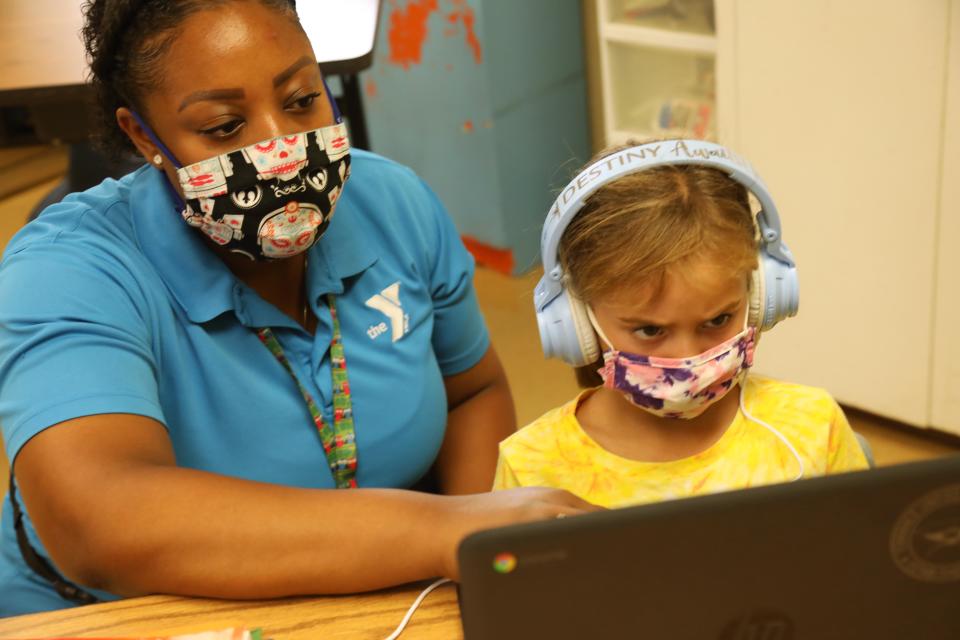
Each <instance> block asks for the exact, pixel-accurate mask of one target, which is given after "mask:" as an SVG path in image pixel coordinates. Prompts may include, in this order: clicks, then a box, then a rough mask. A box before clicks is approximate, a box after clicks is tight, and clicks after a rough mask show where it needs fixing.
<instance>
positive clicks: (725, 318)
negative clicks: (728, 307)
mask: <svg viewBox="0 0 960 640" xmlns="http://www.w3.org/2000/svg"><path fill="white" fill-rule="evenodd" d="M728 322H730V314H729V313H721V314H720V315H718V316H717V317H716V318H711V319H710V320H707V322H706V326H707V327H709V328H711V329H719V328H720V327H723V326H726V324H727V323H728Z"/></svg>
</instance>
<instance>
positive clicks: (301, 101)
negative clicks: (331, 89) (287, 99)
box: [287, 93, 320, 110]
mask: <svg viewBox="0 0 960 640" xmlns="http://www.w3.org/2000/svg"><path fill="white" fill-rule="evenodd" d="M319 97H320V94H319V93H311V94H308V95H305V96H302V97H300V98H297V99H296V100H294V101H292V102H291V103H289V104H288V105H287V108H288V109H290V108H296V109H300V110H304V109H309V108H310V107H311V106H313V103H314V101H315V100H316V99H317V98H319Z"/></svg>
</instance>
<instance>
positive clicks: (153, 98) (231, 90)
mask: <svg viewBox="0 0 960 640" xmlns="http://www.w3.org/2000/svg"><path fill="white" fill-rule="evenodd" d="M161 64H162V72H163V73H162V81H161V83H160V85H159V86H158V87H156V89H155V90H154V91H152V92H151V93H150V94H149V95H147V96H145V97H144V102H145V105H144V106H145V110H146V114H142V115H145V117H146V118H147V121H148V122H149V123H150V125H151V126H152V127H153V129H154V132H155V133H156V134H157V136H158V137H159V138H160V140H161V141H163V143H164V144H166V145H167V147H169V148H170V150H171V152H172V153H173V154H174V155H175V156H176V157H177V160H179V161H180V162H181V163H182V164H183V165H189V164H191V163H194V162H198V161H200V160H205V159H207V158H210V157H212V156H215V155H218V154H221V153H225V152H228V151H233V150H235V149H237V148H240V147H244V146H247V145H250V144H254V143H257V142H260V141H262V140H266V139H269V138H275V137H279V136H282V135H288V134H292V133H298V132H301V131H307V130H311V129H317V128H319V127H323V126H326V125H330V124H333V122H334V116H333V112H332V109H331V107H330V104H329V99H328V96H327V95H326V92H325V91H324V88H323V82H322V79H321V75H320V70H319V68H318V66H317V61H316V58H315V57H314V54H313V49H312V47H311V46H310V42H309V41H308V40H307V38H306V36H305V35H304V33H303V31H302V30H301V29H300V28H299V27H298V26H297V25H296V24H295V23H294V22H292V21H291V19H290V18H289V17H288V16H285V15H283V14H281V13H279V12H277V11H276V10H274V9H271V8H269V7H266V6H263V5H262V4H260V3H258V2H233V3H228V4H225V5H221V6H218V7H217V8H216V9H215V10H209V11H200V12H197V13H194V14H192V15H190V16H189V17H188V18H187V19H186V20H185V21H184V22H183V24H182V25H181V26H180V28H179V30H178V35H177V36H176V38H175V39H174V40H173V43H172V45H171V46H170V48H169V49H168V50H167V52H166V53H165V54H164V58H163V61H162V63H161ZM125 111H126V110H125V109H120V110H119V112H118V119H119V120H120V124H121V126H122V127H123V128H124V130H126V131H127V133H128V134H129V135H131V138H132V139H133V140H134V143H135V144H137V146H138V148H140V150H141V153H143V154H144V155H145V157H146V158H147V160H148V161H151V160H152V158H153V154H154V153H156V149H155V147H153V145H152V143H151V142H150V141H149V139H148V138H147V137H146V136H145V135H144V134H143V132H142V130H141V129H140V128H139V127H138V126H137V125H136V123H135V122H134V121H133V120H132V118H130V116H129V113H128V112H127V113H125ZM171 164H172V163H171V162H170V159H169V158H164V170H165V171H166V172H167V175H168V176H169V177H170V182H171V183H172V184H174V185H176V184H178V182H177V179H176V176H175V170H174V168H173V167H171V166H170V165H171Z"/></svg>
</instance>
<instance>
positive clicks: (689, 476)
mask: <svg viewBox="0 0 960 640" xmlns="http://www.w3.org/2000/svg"><path fill="white" fill-rule="evenodd" d="M736 392H737V391H736V390H734V391H733V393H736ZM590 393H592V390H587V391H584V392H583V393H581V394H580V395H579V396H578V397H577V398H575V399H574V400H572V401H570V402H568V403H567V404H565V405H563V406H561V407H558V408H556V409H554V410H552V411H549V412H548V413H546V414H544V415H543V416H541V417H540V418H538V419H537V420H536V421H534V422H533V423H531V424H529V425H527V426H526V427H524V428H523V429H521V430H519V431H518V432H516V433H515V434H513V435H512V436H510V437H509V438H507V439H506V440H504V441H503V442H502V443H500V460H499V462H498V464H497V475H496V479H495V480H494V489H495V490H496V489H506V488H510V487H522V486H523V487H525V486H540V487H554V488H558V489H566V490H568V491H570V492H571V493H574V494H575V495H577V496H580V497H581V498H583V499H584V500H587V501H589V502H592V503H594V504H598V505H601V506H604V507H610V508H613V507H625V506H631V505H637V504H643V503H647V502H658V501H661V500H669V499H673V498H683V497H688V496H694V495H700V494H707V493H716V492H720V491H727V490H731V489H741V488H746V487H751V486H757V485H763V484H771V483H775V482H784V481H788V480H792V479H793V478H794V477H796V475H797V472H798V471H799V465H798V464H797V460H796V458H795V457H794V456H793V454H792V453H791V452H790V450H789V449H788V448H787V447H786V445H784V444H783V443H782V442H781V441H780V440H779V439H777V437H776V436H775V435H774V434H772V433H771V432H770V431H769V430H767V429H766V428H764V427H763V426H761V425H759V424H757V423H756V422H753V421H749V420H747V419H746V418H744V416H743V413H742V412H739V411H738V412H737V416H736V418H734V420H733V422H732V423H731V424H730V426H729V427H727V430H726V431H725V432H724V434H723V436H721V437H720V439H719V440H718V441H717V442H716V443H714V444H713V446H711V447H710V448H708V449H707V450H705V451H702V452H701V453H698V454H696V455H694V456H691V457H689V458H683V459H680V460H673V461H670V462H637V461H635V460H629V459H627V458H622V457H620V456H618V455H616V454H613V453H610V452H609V451H607V450H606V449H603V448H602V447H601V446H600V445H599V444H597V443H596V442H595V441H594V440H593V439H592V438H591V437H590V436H589V435H587V433H586V432H585V431H584V430H583V428H582V427H581V425H580V422H579V421H578V420H577V417H576V409H577V406H578V405H579V404H580V402H582V401H583V400H584V399H585V398H586V397H587V395H588V394H590ZM744 404H745V406H746V408H747V411H748V412H749V413H750V414H751V415H753V416H754V417H755V418H758V419H759V420H762V421H764V422H766V423H767V424H769V425H771V426H773V427H774V428H775V429H777V430H778V431H779V432H780V433H781V434H782V435H783V436H784V437H785V438H786V439H787V440H788V441H789V442H790V444H792V445H793V447H794V448H795V449H796V450H797V453H798V454H799V455H800V458H801V459H802V460H803V467H804V473H803V477H805V478H809V477H813V476H819V475H824V474H828V473H838V472H842V471H852V470H856V469H865V468H866V467H867V460H866V458H865V456H864V454H863V450H862V449H861V448H860V444H859V442H858V441H857V439H856V436H855V435H854V433H853V430H852V429H851V428H850V424H849V423H848V422H847V419H846V417H845V416H844V415H843V411H842V410H841V409H840V406H839V405H838V404H837V402H836V401H835V400H834V399H833V397H831V396H830V394H829V393H827V392H826V391H824V390H823V389H817V388H814V387H807V386H803V385H798V384H791V383H788V382H781V381H778V380H772V379H769V378H763V377H760V376H755V375H750V376H748V377H747V380H746V382H745V387H744ZM682 427H683V425H682V424H679V425H677V428H682Z"/></svg>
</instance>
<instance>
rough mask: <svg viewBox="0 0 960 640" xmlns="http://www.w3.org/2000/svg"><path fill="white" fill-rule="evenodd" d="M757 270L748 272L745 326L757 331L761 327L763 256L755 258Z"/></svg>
mask: <svg viewBox="0 0 960 640" xmlns="http://www.w3.org/2000/svg"><path fill="white" fill-rule="evenodd" d="M757 262H758V264H757V268H756V269H754V270H753V271H751V272H750V302H749V305H748V307H747V325H748V326H751V327H756V328H757V329H758V330H759V329H760V328H761V326H762V325H763V306H764V305H763V300H764V293H765V292H764V290H763V289H764V287H763V285H764V278H763V254H761V255H759V256H758V257H757Z"/></svg>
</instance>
